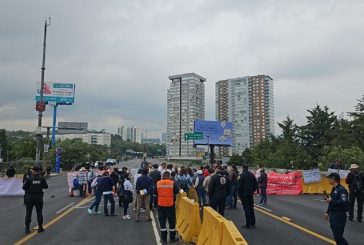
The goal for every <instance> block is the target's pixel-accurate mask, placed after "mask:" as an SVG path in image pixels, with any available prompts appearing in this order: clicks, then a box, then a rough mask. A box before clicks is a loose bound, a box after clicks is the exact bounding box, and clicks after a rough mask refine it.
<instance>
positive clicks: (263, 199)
mask: <svg viewBox="0 0 364 245" xmlns="http://www.w3.org/2000/svg"><path fill="white" fill-rule="evenodd" d="M267 187H268V175H267V174H266V173H265V169H264V168H262V169H261V170H260V176H259V178H258V189H259V193H260V202H259V205H265V204H266V203H267Z"/></svg>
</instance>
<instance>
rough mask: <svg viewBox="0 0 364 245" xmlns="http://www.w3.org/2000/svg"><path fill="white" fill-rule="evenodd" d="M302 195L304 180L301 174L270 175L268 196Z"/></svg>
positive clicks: (296, 172) (274, 173)
mask: <svg viewBox="0 0 364 245" xmlns="http://www.w3.org/2000/svg"><path fill="white" fill-rule="evenodd" d="M301 193H302V178H301V173H300V172H298V171H295V172H290V173H286V174H280V173H276V172H270V173H268V188H267V194H268V195H299V194H301Z"/></svg>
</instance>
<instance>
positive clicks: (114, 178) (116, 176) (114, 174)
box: [110, 167, 119, 193]
mask: <svg viewBox="0 0 364 245" xmlns="http://www.w3.org/2000/svg"><path fill="white" fill-rule="evenodd" d="M110 177H111V178H112V181H113V183H114V188H113V189H114V192H115V193H116V192H117V190H118V181H119V168H117V167H115V168H114V169H113V171H112V172H111V174H110Z"/></svg>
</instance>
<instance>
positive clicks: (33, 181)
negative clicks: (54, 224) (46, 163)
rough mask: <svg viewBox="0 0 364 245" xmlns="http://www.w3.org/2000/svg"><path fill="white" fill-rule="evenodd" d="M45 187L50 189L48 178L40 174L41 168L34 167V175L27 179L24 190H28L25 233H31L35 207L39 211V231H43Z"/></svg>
mask: <svg viewBox="0 0 364 245" xmlns="http://www.w3.org/2000/svg"><path fill="white" fill-rule="evenodd" d="M43 189H48V184H47V181H46V179H45V178H44V177H43V176H41V175H40V168H39V167H38V166H34V167H33V173H32V176H30V177H29V178H27V179H26V181H25V183H24V185H23V190H24V191H26V192H27V193H28V194H27V200H26V215H25V234H29V233H30V228H29V227H30V223H31V221H32V212H33V207H34V206H35V210H36V212H37V222H38V233H40V232H43V231H44V228H43V214H42V210H43Z"/></svg>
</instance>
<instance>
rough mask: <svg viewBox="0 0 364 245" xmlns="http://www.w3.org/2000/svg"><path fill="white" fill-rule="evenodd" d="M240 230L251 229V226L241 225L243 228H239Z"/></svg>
mask: <svg viewBox="0 0 364 245" xmlns="http://www.w3.org/2000/svg"><path fill="white" fill-rule="evenodd" d="M241 228H243V229H251V226H249V225H243V226H241Z"/></svg>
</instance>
